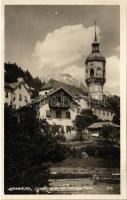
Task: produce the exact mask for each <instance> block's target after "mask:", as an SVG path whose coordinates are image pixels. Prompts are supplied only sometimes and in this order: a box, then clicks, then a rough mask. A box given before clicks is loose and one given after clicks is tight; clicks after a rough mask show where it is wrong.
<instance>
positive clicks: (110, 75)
mask: <svg viewBox="0 0 127 200" xmlns="http://www.w3.org/2000/svg"><path fill="white" fill-rule="evenodd" d="M106 61H107V62H106V84H105V89H107V90H108V91H109V92H111V93H112V94H117V95H119V94H120V60H119V58H118V57H117V56H114V55H113V56H111V57H108V58H106Z"/></svg>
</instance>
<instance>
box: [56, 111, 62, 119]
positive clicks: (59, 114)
mask: <svg viewBox="0 0 127 200" xmlns="http://www.w3.org/2000/svg"><path fill="white" fill-rule="evenodd" d="M56 118H61V110H56Z"/></svg>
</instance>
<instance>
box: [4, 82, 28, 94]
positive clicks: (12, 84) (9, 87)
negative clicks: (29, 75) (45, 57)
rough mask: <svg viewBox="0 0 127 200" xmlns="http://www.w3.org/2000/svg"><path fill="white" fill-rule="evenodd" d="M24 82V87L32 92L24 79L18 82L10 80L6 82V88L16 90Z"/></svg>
mask: <svg viewBox="0 0 127 200" xmlns="http://www.w3.org/2000/svg"><path fill="white" fill-rule="evenodd" d="M21 84H23V85H24V87H25V88H26V89H27V91H28V92H30V90H29V89H28V88H27V86H26V85H25V83H24V81H17V82H14V83H8V82H5V85H4V87H5V88H8V89H10V90H15V89H16V88H17V87H18V86H19V85H21Z"/></svg>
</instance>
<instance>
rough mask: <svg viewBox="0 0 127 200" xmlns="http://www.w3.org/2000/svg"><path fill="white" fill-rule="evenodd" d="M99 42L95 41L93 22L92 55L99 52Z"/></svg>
mask: <svg viewBox="0 0 127 200" xmlns="http://www.w3.org/2000/svg"><path fill="white" fill-rule="evenodd" d="M99 45H100V44H99V42H98V41H97V33H96V22H95V35H94V42H93V43H92V53H94V52H100V51H99Z"/></svg>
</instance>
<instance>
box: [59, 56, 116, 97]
mask: <svg viewBox="0 0 127 200" xmlns="http://www.w3.org/2000/svg"><path fill="white" fill-rule="evenodd" d="M62 73H68V74H70V75H72V76H73V77H75V78H76V79H79V80H81V81H82V82H83V83H85V65H84V67H82V68H81V67H79V66H78V65H71V66H68V67H66V68H65V69H64V70H62ZM104 91H105V92H106V93H107V92H108V93H111V94H116V95H119V94H120V60H119V58H118V57H117V56H114V55H113V56H111V57H108V58H106V83H105V85H104Z"/></svg>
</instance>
